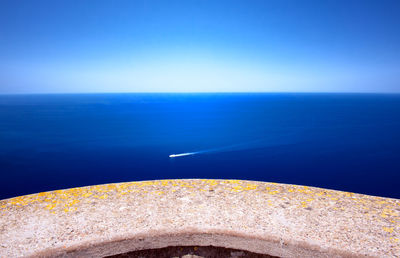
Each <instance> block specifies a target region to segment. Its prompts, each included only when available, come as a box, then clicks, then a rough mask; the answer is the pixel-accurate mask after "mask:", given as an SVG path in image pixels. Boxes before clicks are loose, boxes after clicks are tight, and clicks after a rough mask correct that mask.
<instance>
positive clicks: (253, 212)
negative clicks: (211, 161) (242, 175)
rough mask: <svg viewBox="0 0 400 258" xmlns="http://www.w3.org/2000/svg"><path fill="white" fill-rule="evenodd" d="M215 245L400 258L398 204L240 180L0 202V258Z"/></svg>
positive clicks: (134, 185)
mask: <svg viewBox="0 0 400 258" xmlns="http://www.w3.org/2000/svg"><path fill="white" fill-rule="evenodd" d="M169 246H216V247H225V248H233V249H238V250H244V251H249V252H254V253H259V254H268V255H272V256H279V257H359V256H375V257H400V200H397V199H390V198H381V197H374V196H368V195H361V194H354V193H349V192H341V191H333V190H327V189H321V188H314V187H307V186H296V185H285V184H275V183H264V182H254V181H241V180H207V179H197V180H196V179H193V180H189V179H188V180H160V181H142V182H130V183H119V184H108V185H96V186H89V187H82V188H72V189H66V190H57V191H52V192H45V193H38V194H32V195H26V196H20V197H16V198H11V199H6V200H1V201H0V257H21V256H25V257H29V256H66V255H67V256H76V257H77V256H79V257H82V256H86V257H89V256H90V257H93V256H96V257H99V256H110V255H115V254H121V253H128V252H132V251H137V250H146V249H158V248H165V247H169Z"/></svg>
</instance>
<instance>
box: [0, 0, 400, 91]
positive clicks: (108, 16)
mask: <svg viewBox="0 0 400 258" xmlns="http://www.w3.org/2000/svg"><path fill="white" fill-rule="evenodd" d="M399 13H400V1H398V0H393V1H388V0H379V1H378V0H376V1H368V0H365V1H361V0H359V1H356V0H323V1H321V0H316V1H306V0H302V1H297V0H260V1H256V0H241V1H237V0H224V1H222V0H179V1H176V0H168V1H161V0H160V1H154V0H143V1H135V0H131V1H130V0H127V1H120V0H113V1H102V0H84V1H82V0H65V1H64V0H59V1H43V0H36V1H30V0H19V1H15V0H2V1H1V2H0V93H3V94H4V93H5V94H8V93H74V92H400V16H399Z"/></svg>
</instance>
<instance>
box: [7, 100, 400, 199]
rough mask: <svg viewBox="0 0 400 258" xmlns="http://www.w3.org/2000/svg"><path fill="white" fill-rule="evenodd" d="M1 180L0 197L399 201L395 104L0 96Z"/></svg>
mask: <svg viewBox="0 0 400 258" xmlns="http://www.w3.org/2000/svg"><path fill="white" fill-rule="evenodd" d="M203 150H212V151H211V152H207V151H206V152H203V153H200V154H199V155H192V156H186V157H180V158H174V159H171V158H169V157H168V155H170V154H173V153H183V152H194V151H203ZM0 171H1V180H0V198H7V197H12V196H16V195H22V194H29V193H34V192H40V191H46V190H53V189H59V188H67V187H75V186H84V185H92V184H102V183H110V182H122V181H133V180H147V179H162V178H235V179H249V180H262V181H272V182H280V183H291V184H301V185H311V186H319V187H325V188H331V189H340V190H345V191H352V192H359V193H365V194H372V195H379V196H388V197H396V198H400V95H377V94H364V95H359V94H100V95H92V94H87V95H18V96H17V95H9V96H6V95H3V96H0Z"/></svg>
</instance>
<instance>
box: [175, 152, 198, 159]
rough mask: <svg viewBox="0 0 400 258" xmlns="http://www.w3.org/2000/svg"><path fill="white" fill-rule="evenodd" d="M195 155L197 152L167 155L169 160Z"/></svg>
mask: <svg viewBox="0 0 400 258" xmlns="http://www.w3.org/2000/svg"><path fill="white" fill-rule="evenodd" d="M194 154H197V152H185V153H179V154H171V155H169V157H170V158H176V157H183V156H190V155H194Z"/></svg>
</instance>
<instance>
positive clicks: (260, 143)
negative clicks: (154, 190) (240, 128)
mask: <svg viewBox="0 0 400 258" xmlns="http://www.w3.org/2000/svg"><path fill="white" fill-rule="evenodd" d="M298 131H299V130H297V132H298ZM294 136H295V134H294ZM294 142H296V140H295V139H293V133H289V134H282V135H280V137H273V138H272V137H270V138H263V139H256V140H253V141H248V142H244V143H239V144H232V145H227V146H223V147H218V148H213V149H207V150H201V151H193V152H185V153H180V154H171V155H169V157H170V158H177V157H184V156H192V155H197V154H205V153H217V152H228V151H243V150H248V149H255V148H262V147H267V146H279V145H282V144H290V143H294Z"/></svg>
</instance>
